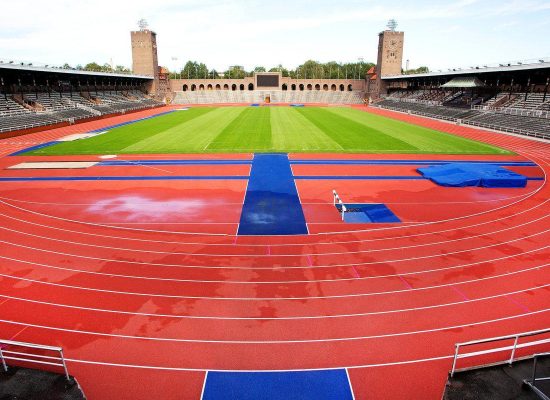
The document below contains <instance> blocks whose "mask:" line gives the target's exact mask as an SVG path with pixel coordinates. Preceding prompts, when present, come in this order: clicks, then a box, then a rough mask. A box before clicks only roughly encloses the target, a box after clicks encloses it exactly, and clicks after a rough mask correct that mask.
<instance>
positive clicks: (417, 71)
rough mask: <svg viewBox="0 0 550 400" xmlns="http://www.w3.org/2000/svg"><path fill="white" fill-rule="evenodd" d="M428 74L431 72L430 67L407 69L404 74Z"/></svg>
mask: <svg viewBox="0 0 550 400" xmlns="http://www.w3.org/2000/svg"><path fill="white" fill-rule="evenodd" d="M427 72H430V69H429V68H428V67H418V68H416V69H407V70H403V74H407V75H409V74H425V73H427Z"/></svg>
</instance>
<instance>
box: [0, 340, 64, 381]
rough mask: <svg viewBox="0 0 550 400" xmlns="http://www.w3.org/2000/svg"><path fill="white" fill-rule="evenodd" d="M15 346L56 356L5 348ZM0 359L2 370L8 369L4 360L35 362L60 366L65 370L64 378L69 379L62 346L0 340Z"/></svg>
mask: <svg viewBox="0 0 550 400" xmlns="http://www.w3.org/2000/svg"><path fill="white" fill-rule="evenodd" d="M10 346H11V347H16V348H23V349H34V350H44V351H47V352H53V353H57V354H58V356H57V357H54V356H45V355H42V354H33V353H31V352H28V351H27V352H24V351H23V350H21V351H15V350H6V348H7V347H10ZM0 360H1V361H2V367H3V368H4V371H5V372H7V371H8V365H7V364H6V360H12V361H22V362H25V363H31V364H32V363H35V364H42V365H50V366H55V367H62V368H63V371H64V372H65V378H67V380H68V381H70V380H71V378H70V376H69V371H68V369H67V364H66V363H65V357H64V356H63V348H61V347H55V346H45V345H42V344H35V343H26V342H16V341H13V340H0Z"/></svg>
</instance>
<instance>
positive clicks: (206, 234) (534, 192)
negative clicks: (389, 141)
mask: <svg viewBox="0 0 550 400" xmlns="http://www.w3.org/2000/svg"><path fill="white" fill-rule="evenodd" d="M531 161H533V160H531ZM545 164H548V163H545ZM537 165H538V164H537ZM539 168H540V165H539ZM543 173H544V174H545V177H546V172H545V171H544V170H543ZM545 184H546V179H545V181H544V184H543V185H541V186H540V187H539V188H538V189H537V190H535V191H533V192H532V193H531V195H529V196H528V197H531V196H532V195H534V194H536V193H538V192H539V191H540V190H541V189H542V188H543V187H544V186H545ZM528 197H526V198H523V199H522V200H521V201H523V200H526V199H527V198H528ZM0 199H1V197H0ZM521 201H518V202H514V203H512V204H509V205H506V206H503V207H499V208H506V207H508V206H512V205H514V204H517V203H519V202H521ZM0 202H1V201H0ZM2 203H4V204H7V205H8V206H11V207H13V208H16V209H19V210H23V211H26V212H28V213H33V214H38V215H43V216H45V217H50V218H55V219H61V220H66V219H63V218H60V217H55V216H51V215H48V214H40V213H37V212H34V211H31V210H27V209H24V208H20V207H17V206H15V205H12V204H9V203H7V202H2ZM485 212H492V210H489V211H485ZM482 213H483V212H482ZM461 218H466V217H458V218H455V219H461ZM68 221H71V220H68ZM73 222H76V223H82V224H92V225H93V223H85V222H82V221H73ZM439 222H440V221H431V222H425V223H419V224H417V225H414V224H413V225H409V226H403V228H409V227H414V226H422V225H431V224H435V223H439ZM108 227H109V226H108ZM114 228H117V227H114ZM120 228H121V229H130V230H136V229H132V228H124V227H120ZM387 229H393V228H378V229H370V230H360V231H359V230H358V231H347V232H341V233H352V234H353V233H361V232H371V231H378V230H387ZM137 230H138V231H140V230H139V229H137ZM142 231H151V230H142ZM153 232H164V233H166V232H167V231H155V230H153ZM167 233H170V232H167ZM175 233H177V234H185V232H175ZM191 234H196V235H201V233H191ZM328 234H330V232H329V233H327V232H323V233H318V234H315V235H328ZM202 235H203V236H209V235H210V234H208V233H202ZM214 235H219V234H214ZM221 236H230V235H224V234H222V235H221ZM310 236H312V235H310ZM262 246H264V245H262Z"/></svg>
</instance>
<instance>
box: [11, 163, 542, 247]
mask: <svg viewBox="0 0 550 400" xmlns="http://www.w3.org/2000/svg"><path fill="white" fill-rule="evenodd" d="M531 161H533V160H531ZM533 162H535V161H533ZM535 164H537V165H538V166H539V167H540V168H541V169H542V170H543V172H544V182H543V184H542V185H540V187H539V188H538V189H537V190H535V191H534V192H533V194H532V195H531V196H533V195H535V194H536V193H538V192H539V191H540V190H542V189H543V188H544V187H545V186H546V183H547V179H546V171H544V169H543V168H542V167H541V166H540V165H539V164H538V163H536V162H535ZM531 196H529V197H531ZM529 197H527V198H529ZM527 198H524V199H521V200H518V201H516V202H513V203H510V204H506V205H503V206H500V207H496V208H493V209H490V210H485V211H481V212H478V213H474V214H470V215H464V216H460V217H454V218H449V219H444V220H439V221H429V222H423V223H419V224H416V225H415V224H412V225H409V224H407V225H406V226H392V227H383V228H371V229H364V230H356V231H340V232H338V231H333V232H323V233H315V234H310V235H307V236H317V235H319V236H322V235H327V234H350V233H351V234H353V233H358V232H359V233H360V232H375V231H388V230H395V229H404V228H409V227H413V226H426V225H433V224H440V223H443V222H450V221H456V220H462V219H467V218H471V217H474V216H479V215H485V214H490V213H493V212H495V211H498V210H501V209H505V208H509V207H511V206H513V205H515V204H518V203H520V202H522V201H525V200H526V199H527ZM0 203H3V204H5V205H7V206H9V207H13V208H15V209H18V210H21V211H24V212H27V213H30V214H35V215H40V216H44V217H47V218H52V219H56V220H62V221H68V222H74V223H78V224H83V225H90V226H102V227H110V228H115V229H121V230H128V231H139V232H156V233H171V234H179V235H203V236H232V235H228V234H218V233H204V232H201V233H200V232H177V231H166V230H153V229H143V228H142V229H137V228H131V227H123V226H109V225H102V224H98V223H93V222H85V221H80V220H73V219H69V218H63V217H58V216H53V215H50V214H45V213H39V212H36V211H32V210H29V209H25V208H22V207H18V206H15V205H14V204H10V203H9V202H6V201H4V200H0ZM257 236H259V237H262V236H263V237H270V235H257ZM297 236H299V235H297Z"/></svg>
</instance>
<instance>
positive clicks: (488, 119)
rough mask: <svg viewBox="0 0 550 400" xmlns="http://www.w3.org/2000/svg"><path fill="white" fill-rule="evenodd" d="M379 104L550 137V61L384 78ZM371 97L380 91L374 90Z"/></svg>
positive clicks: (480, 125)
mask: <svg viewBox="0 0 550 400" xmlns="http://www.w3.org/2000/svg"><path fill="white" fill-rule="evenodd" d="M383 81H384V82H385V87H386V90H387V92H386V93H384V94H380V97H379V98H377V99H376V100H374V104H373V105H374V106H376V107H381V108H387V109H391V110H395V111H402V112H407V113H413V114H418V115H423V116H428V117H432V118H439V119H444V120H448V121H453V122H456V123H462V124H468V125H472V126H479V127H483V128H489V129H495V130H499V131H505V132H511V133H518V134H524V135H529V136H534V137H540V138H546V139H548V138H550V93H549V84H550V59H540V60H534V61H531V62H518V63H515V64H511V63H510V64H506V65H504V64H501V65H499V66H485V67H472V68H469V69H453V70H450V71H446V72H442V71H440V72H430V73H424V74H414V75H396V76H387V77H384V78H383ZM369 94H370V95H371V98H373V99H374V98H376V97H377V95H378V93H374V92H372V91H371V93H369Z"/></svg>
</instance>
